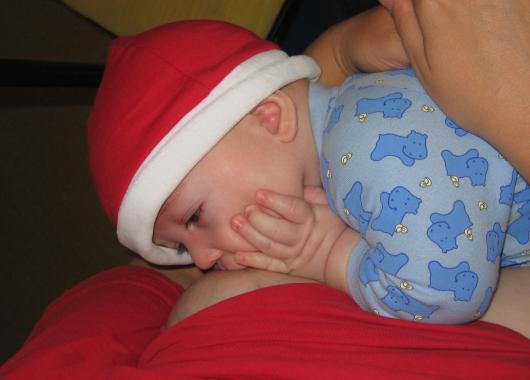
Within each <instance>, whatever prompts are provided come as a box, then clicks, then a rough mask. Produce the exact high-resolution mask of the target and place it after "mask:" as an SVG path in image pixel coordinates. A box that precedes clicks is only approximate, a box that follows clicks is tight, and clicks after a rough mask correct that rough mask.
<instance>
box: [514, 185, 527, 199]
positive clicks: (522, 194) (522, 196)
mask: <svg viewBox="0 0 530 380" xmlns="http://www.w3.org/2000/svg"><path fill="white" fill-rule="evenodd" d="M513 201H514V202H515V203H521V202H529V201H530V186H528V185H526V188H525V189H524V190H521V191H519V192H517V193H515V194H514V196H513Z"/></svg>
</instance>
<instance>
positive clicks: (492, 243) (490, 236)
mask: <svg viewBox="0 0 530 380" xmlns="http://www.w3.org/2000/svg"><path fill="white" fill-rule="evenodd" d="M505 236H506V232H503V231H502V229H501V225H500V224H499V223H495V224H494V225H493V229H491V230H489V231H488V232H487V233H486V247H487V254H486V258H487V259H488V261H491V262H492V263H494V262H495V261H497V257H499V256H500V255H501V253H502V247H503V246H504V237H505Z"/></svg>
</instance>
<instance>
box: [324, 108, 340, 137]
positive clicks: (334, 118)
mask: <svg viewBox="0 0 530 380" xmlns="http://www.w3.org/2000/svg"><path fill="white" fill-rule="evenodd" d="M343 110H344V105H340V106H337V107H335V108H333V111H332V112H331V115H330V116H329V120H328V125H327V126H326V129H324V133H330V132H331V130H332V129H333V127H334V126H335V125H337V123H338V122H339V121H340V117H341V116H342V111H343Z"/></svg>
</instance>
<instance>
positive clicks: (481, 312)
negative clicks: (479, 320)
mask: <svg viewBox="0 0 530 380" xmlns="http://www.w3.org/2000/svg"><path fill="white" fill-rule="evenodd" d="M492 298H493V288H492V287H491V286H490V287H488V289H486V293H485V294H484V299H483V300H482V303H481V304H480V306H479V308H478V310H477V314H478V315H484V313H485V312H486V310H488V307H489V305H490V303H491V299H492Z"/></svg>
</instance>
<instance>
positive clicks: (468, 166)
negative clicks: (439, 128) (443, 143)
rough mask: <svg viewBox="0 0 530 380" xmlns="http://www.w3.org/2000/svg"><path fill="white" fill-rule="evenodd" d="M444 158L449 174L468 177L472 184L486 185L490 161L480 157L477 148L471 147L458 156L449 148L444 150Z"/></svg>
mask: <svg viewBox="0 0 530 380" xmlns="http://www.w3.org/2000/svg"><path fill="white" fill-rule="evenodd" d="M442 158H443V159H444V162H445V170H446V172H447V175H448V176H455V177H458V178H464V177H468V178H469V180H470V181H471V185H472V186H484V185H486V174H487V173H488V161H487V160H486V159H485V158H483V157H480V156H479V154H478V151H477V150H476V149H469V150H468V151H467V152H466V153H464V154H463V155H461V156H457V155H455V154H453V153H451V152H450V151H449V150H443V151H442Z"/></svg>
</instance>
